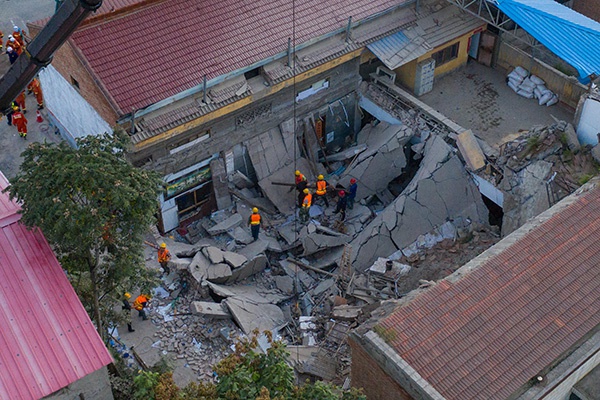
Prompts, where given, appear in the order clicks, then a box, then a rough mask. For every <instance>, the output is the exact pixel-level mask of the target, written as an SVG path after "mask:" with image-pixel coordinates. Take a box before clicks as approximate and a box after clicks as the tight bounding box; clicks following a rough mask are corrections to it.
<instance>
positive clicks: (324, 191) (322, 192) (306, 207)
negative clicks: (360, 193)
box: [295, 171, 358, 222]
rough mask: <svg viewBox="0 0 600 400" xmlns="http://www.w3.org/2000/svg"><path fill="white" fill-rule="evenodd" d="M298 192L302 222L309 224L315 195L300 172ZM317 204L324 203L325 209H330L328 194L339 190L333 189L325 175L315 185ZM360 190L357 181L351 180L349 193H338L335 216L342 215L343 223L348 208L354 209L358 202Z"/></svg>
mask: <svg viewBox="0 0 600 400" xmlns="http://www.w3.org/2000/svg"><path fill="white" fill-rule="evenodd" d="M295 175H296V191H297V192H298V208H299V209H300V213H299V214H300V221H301V222H307V221H308V219H309V217H310V207H311V206H312V204H313V194H312V193H311V191H310V189H309V184H308V181H307V179H306V177H305V176H304V174H302V173H301V172H300V171H296V173H295ZM315 188H316V189H315V192H314V195H315V198H314V201H315V204H316V203H317V201H319V202H321V201H322V202H323V204H324V205H325V208H328V207H329V200H328V199H327V197H328V195H329V194H328V192H330V191H336V190H337V189H331V188H330V186H329V184H328V183H327V181H326V180H325V177H324V176H323V175H319V176H317V182H316V184H315ZM357 190H358V184H357V183H356V179H354V178H352V179H350V187H349V188H348V191H347V192H346V191H345V190H339V191H338V192H337V195H338V200H337V203H336V206H335V211H334V214H338V213H339V214H340V219H341V220H342V221H343V220H345V219H346V208H349V209H353V208H354V201H355V200H356V191H357Z"/></svg>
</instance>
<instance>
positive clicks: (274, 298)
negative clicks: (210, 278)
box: [207, 282, 290, 304]
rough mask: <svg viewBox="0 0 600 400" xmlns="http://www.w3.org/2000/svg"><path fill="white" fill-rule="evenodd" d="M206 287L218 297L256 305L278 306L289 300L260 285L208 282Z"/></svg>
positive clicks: (276, 291)
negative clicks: (249, 301)
mask: <svg viewBox="0 0 600 400" xmlns="http://www.w3.org/2000/svg"><path fill="white" fill-rule="evenodd" d="M207 285H208V287H209V288H210V289H211V290H212V291H213V292H214V293H215V294H216V295H217V296H220V297H225V298H229V297H243V298H245V299H248V300H251V301H253V302H255V303H257V304H279V303H281V302H283V301H286V300H288V299H289V298H290V295H288V294H284V293H282V292H281V291H279V290H277V289H269V288H266V287H264V286H260V285H242V284H239V285H231V284H228V285H227V286H225V285H218V284H215V283H211V282H208V283H207Z"/></svg>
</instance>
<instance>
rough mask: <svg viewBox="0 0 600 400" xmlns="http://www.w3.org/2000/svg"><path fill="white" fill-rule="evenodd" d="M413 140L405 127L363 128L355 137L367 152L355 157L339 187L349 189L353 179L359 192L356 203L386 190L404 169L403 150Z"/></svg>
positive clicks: (382, 123) (381, 124)
mask: <svg viewBox="0 0 600 400" xmlns="http://www.w3.org/2000/svg"><path fill="white" fill-rule="evenodd" d="M412 136H413V131H412V130H411V129H410V128H409V127H408V126H406V125H390V124H388V123H385V122H380V123H379V124H378V125H376V126H372V125H366V126H365V127H364V128H363V129H362V130H361V131H360V132H359V133H358V135H357V137H358V141H359V145H360V144H364V145H366V146H367V150H365V151H363V152H362V153H360V154H359V155H358V156H357V158H356V159H355V160H354V162H353V163H351V164H350V166H349V167H348V168H347V169H346V171H345V172H344V175H343V177H342V178H341V179H340V180H339V182H338V183H339V184H341V185H343V186H344V187H349V186H350V178H355V179H356V180H357V182H358V187H359V188H360V190H359V191H358V192H357V197H356V199H357V200H360V199H363V198H365V197H368V196H370V195H373V194H375V193H378V192H381V191H382V190H384V189H386V188H387V185H388V184H389V183H390V182H391V181H392V180H393V179H394V178H397V177H398V176H400V175H401V174H402V170H403V169H404V167H406V157H405V155H404V146H405V145H406V144H407V143H408V141H409V140H410V139H411V137H412Z"/></svg>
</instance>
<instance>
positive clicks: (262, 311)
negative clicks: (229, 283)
mask: <svg viewBox="0 0 600 400" xmlns="http://www.w3.org/2000/svg"><path fill="white" fill-rule="evenodd" d="M223 302H224V303H225V305H226V306H227V308H228V309H229V312H230V313H231V315H232V316H233V319H234V320H235V322H236V323H237V324H238V325H239V326H240V328H242V331H244V333H245V334H246V335H250V334H251V333H252V331H253V330H254V329H258V330H259V331H260V332H264V331H274V330H277V329H281V328H282V327H284V326H285V325H286V324H287V321H286V320H285V318H284V316H283V312H282V311H281V309H280V308H279V307H277V306H276V305H273V304H264V303H256V302H253V301H251V300H247V299H245V298H243V297H231V298H228V299H226V300H223Z"/></svg>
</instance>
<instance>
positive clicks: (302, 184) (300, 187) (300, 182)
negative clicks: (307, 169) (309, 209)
mask: <svg viewBox="0 0 600 400" xmlns="http://www.w3.org/2000/svg"><path fill="white" fill-rule="evenodd" d="M295 175H296V191H297V192H298V208H300V209H301V208H302V201H303V200H304V189H306V187H307V186H308V182H307V181H306V177H305V176H304V175H302V174H301V173H300V171H296V173H295ZM290 190H291V189H290Z"/></svg>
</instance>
